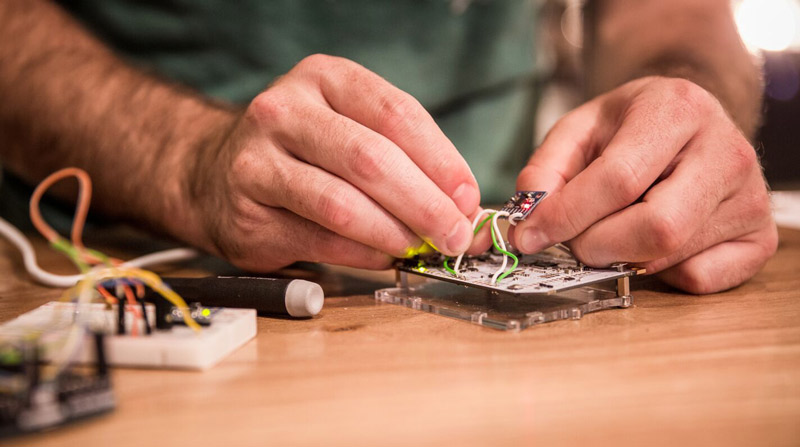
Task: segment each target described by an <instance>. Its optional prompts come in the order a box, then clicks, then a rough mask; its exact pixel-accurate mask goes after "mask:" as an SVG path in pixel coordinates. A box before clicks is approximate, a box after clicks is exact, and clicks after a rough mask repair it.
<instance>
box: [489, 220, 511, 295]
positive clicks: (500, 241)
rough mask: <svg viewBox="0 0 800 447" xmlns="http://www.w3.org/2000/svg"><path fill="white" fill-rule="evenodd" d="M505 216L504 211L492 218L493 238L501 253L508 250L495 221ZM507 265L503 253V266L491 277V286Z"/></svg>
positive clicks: (506, 258)
mask: <svg viewBox="0 0 800 447" xmlns="http://www.w3.org/2000/svg"><path fill="white" fill-rule="evenodd" d="M506 216H508V213H507V212H506V211H500V212H498V213H495V215H494V217H492V228H493V229H494V234H495V238H496V239H497V245H499V246H500V248H502V249H503V251H508V250H507V249H506V242H505V240H504V238H503V235H502V234H500V227H499V226H498V225H497V219H499V218H500V217H506ZM507 265H508V255H506V254H505V253H503V265H502V266H500V268H499V269H497V271H496V272H495V274H494V275H493V276H492V283H493V284H494V283H496V282H497V277H498V276H500V275H502V274H503V272H504V271H505V270H506V266H507Z"/></svg>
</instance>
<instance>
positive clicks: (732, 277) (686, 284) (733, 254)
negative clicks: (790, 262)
mask: <svg viewBox="0 0 800 447" xmlns="http://www.w3.org/2000/svg"><path fill="white" fill-rule="evenodd" d="M777 241H778V233H777V229H776V228H775V227H774V226H771V227H767V228H764V229H763V230H761V231H759V232H756V233H753V234H751V235H749V236H748V237H745V238H742V239H740V240H736V241H730V242H723V243H721V244H719V245H715V246H714V247H711V248H709V249H708V250H705V251H703V252H701V253H700V254H698V255H696V256H693V257H691V258H689V259H687V260H685V261H683V262H681V263H680V264H677V265H675V266H673V267H670V268H669V269H667V270H664V271H663V272H661V273H660V274H659V277H660V278H661V279H662V280H663V281H664V282H666V283H667V284H670V285H672V286H674V287H677V288H679V289H683V290H685V291H687V292H690V293H696V294H706V293H714V292H721V291H723V290H727V289H730V288H731V287H736V286H738V285H739V284H741V283H743V282H744V281H746V280H748V279H750V278H751V277H752V276H753V275H755V274H756V273H757V272H758V271H759V270H761V268H762V267H763V266H764V264H766V262H767V260H769V258H770V257H771V256H772V254H773V253H775V249H776V247H777V243H778V242H777Z"/></svg>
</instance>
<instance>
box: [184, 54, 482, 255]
mask: <svg viewBox="0 0 800 447" xmlns="http://www.w3.org/2000/svg"><path fill="white" fill-rule="evenodd" d="M221 139H222V143H221V144H219V145H213V146H212V147H210V148H207V149H206V150H203V151H202V152H200V153H198V154H189V155H188V156H190V157H196V158H195V159H194V160H193V161H191V162H190V163H189V164H188V166H189V169H190V171H189V172H188V173H187V175H186V177H187V181H188V182H189V185H187V189H188V191H190V193H189V199H188V201H187V202H188V206H189V209H190V212H189V215H193V216H195V217H194V220H195V221H197V222H198V225H199V226H198V227H196V228H189V229H187V231H188V232H189V234H194V236H189V237H188V238H189V239H192V242H195V243H196V244H198V245H200V246H201V247H203V248H205V249H206V250H209V251H211V252H213V253H215V254H218V255H220V256H222V257H224V258H226V259H228V260H230V261H231V262H233V263H234V264H235V265H237V266H239V267H241V268H245V269H248V270H255V271H268V270H274V269H277V268H280V267H283V266H286V265H289V264H291V263H293V262H295V261H313V262H326V263H333V264H341V265H348V266H354V267H361V268H374V269H380V268H387V267H388V266H390V264H391V261H392V258H397V257H404V256H408V255H409V254H413V252H414V251H415V250H418V249H419V248H420V247H421V246H422V245H423V241H428V242H430V243H431V244H432V245H434V246H435V247H436V248H438V249H439V250H440V251H441V252H442V253H444V254H446V255H450V256H453V255H458V254H459V253H462V252H463V251H465V250H466V249H467V248H468V247H469V245H470V242H471V241H472V232H471V225H470V221H469V220H468V219H467V217H466V216H469V215H473V214H474V213H475V212H476V211H477V209H478V203H479V202H480V195H479V192H478V185H477V182H476V181H475V178H474V177H473V175H472V173H471V171H470V169H469V167H468V166H467V163H466V162H465V161H464V159H463V158H462V157H461V156H460V154H459V153H458V151H457V150H456V148H455V147H454V146H453V144H452V143H451V142H450V141H449V140H448V139H447V137H445V135H444V134H443V133H442V131H441V130H440V129H439V128H438V126H437V125H436V123H435V122H434V121H433V119H432V118H431V116H430V115H429V114H428V113H427V112H426V111H425V110H424V109H423V107H422V106H421V105H420V104H419V102H417V101H416V100H415V99H414V98H413V97H411V96H410V95H409V94H407V93H404V92H402V91H400V90H399V89H397V88H395V87H394V86H392V85H390V84H389V83H388V82H386V81H385V80H383V79H382V78H381V77H379V76H378V75H376V74H374V73H372V72H370V71H369V70H367V69H365V68H364V67H362V66H360V65H358V64H356V63H354V62H351V61H349V60H346V59H341V58H337V57H331V56H323V55H314V56H310V57H307V58H305V59H304V60H303V61H301V62H300V63H299V64H298V65H297V66H295V67H294V68H293V69H292V70H291V71H289V73H287V74H286V75H285V76H283V77H281V78H279V79H278V80H277V81H276V82H275V83H274V84H273V85H272V86H270V87H269V88H268V89H267V90H265V91H264V92H262V93H261V94H260V95H258V96H257V97H256V98H255V99H254V100H253V101H252V102H251V103H250V105H249V107H248V108H247V110H246V111H245V112H244V114H243V115H242V116H241V117H240V119H238V120H237V122H236V124H235V126H234V128H233V129H228V130H227V133H226V135H225V136H224V137H222V138H221Z"/></svg>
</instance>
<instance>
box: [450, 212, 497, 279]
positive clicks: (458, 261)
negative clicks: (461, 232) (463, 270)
mask: <svg viewBox="0 0 800 447" xmlns="http://www.w3.org/2000/svg"><path fill="white" fill-rule="evenodd" d="M496 212H497V210H493V209H485V210H483V211H481V212H480V213H478V215H477V216H475V219H474V220H473V221H472V232H473V233H475V228H477V227H478V223H479V222H480V221H481V218H483V215H484V214H492V213H496ZM465 253H466V252H465ZM463 258H464V253H461V254H460V255H458V257H457V258H456V263H455V264H453V271H454V272H456V274H458V268H459V267H460V266H461V260H462V259H463Z"/></svg>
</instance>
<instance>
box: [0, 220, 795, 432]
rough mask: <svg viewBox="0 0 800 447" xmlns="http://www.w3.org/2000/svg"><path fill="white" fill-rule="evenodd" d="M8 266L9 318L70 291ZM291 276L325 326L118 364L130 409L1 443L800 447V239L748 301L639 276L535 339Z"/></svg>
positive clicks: (318, 276)
mask: <svg viewBox="0 0 800 447" xmlns="http://www.w3.org/2000/svg"><path fill="white" fill-rule="evenodd" d="M38 248H39V252H40V253H41V254H42V255H43V256H44V259H43V264H45V265H46V266H47V267H49V268H52V269H55V270H61V271H64V272H67V271H69V266H68V264H67V263H66V262H65V261H63V260H61V259H59V258H58V257H57V256H56V255H53V254H52V253H49V252H48V251H47V250H46V249H45V247H44V246H43V245H41V244H40V245H38ZM110 249H111V250H112V251H113V250H114V249H115V248H114V247H111V248H110ZM141 249H142V246H141V245H140V244H137V243H131V244H130V245H129V246H127V247H123V249H121V250H120V249H119V248H118V247H117V248H116V250H118V252H117V254H119V255H124V254H128V255H132V254H134V253H135V252H137V251H138V250H141ZM0 254H2V259H0V278H1V279H0V320H3V321H5V320H7V319H10V318H13V317H14V316H16V315H18V314H20V313H22V312H25V311H27V310H30V309H33V308H35V307H36V306H38V305H40V304H42V303H44V302H46V301H49V300H52V299H55V298H57V297H58V296H59V293H60V292H59V291H58V290H52V289H46V288H42V287H39V286H35V285H33V284H31V283H30V281H29V279H28V277H27V276H26V274H25V273H24V271H23V270H22V268H21V263H20V258H19V255H18V254H17V253H15V251H14V250H13V249H12V248H11V247H10V246H8V245H7V244H5V243H0ZM229 269H230V267H229V266H226V265H224V264H221V263H216V262H213V261H204V262H201V263H199V264H195V265H194V266H192V267H191V268H190V269H189V270H182V271H179V273H191V274H197V275H202V274H207V273H209V272H212V271H214V272H219V271H225V270H229ZM284 273H285V274H288V275H301V276H305V277H308V278H311V279H315V280H317V281H320V282H321V283H322V284H323V285H324V288H325V289H326V293H327V296H329V298H327V299H326V301H325V308H324V309H323V311H322V313H321V314H320V315H319V316H318V317H316V318H314V319H311V320H301V321H297V320H287V319H270V318H259V322H258V326H259V333H258V336H257V338H256V340H254V341H252V342H250V343H249V344H247V345H246V346H244V347H243V348H241V349H240V350H238V351H237V352H235V353H234V354H233V355H232V356H231V357H229V358H228V359H227V360H225V361H224V362H223V363H221V364H220V365H218V366H217V367H215V368H213V369H211V370H210V371H207V372H202V373H197V372H179V371H156V370H122V369H117V370H114V372H113V378H114V385H115V391H116V396H117V399H118V409H117V410H116V411H114V412H113V413H111V414H109V415H108V416H104V417H101V418H97V419H92V420H88V421H85V422H83V423H80V424H77V425H73V426H69V427H65V428H61V429H58V430H55V431H52V432H48V433H44V434H37V435H31V436H25V437H22V438H15V439H10V440H4V441H2V442H0V444H2V445H29V446H44V445H49V446H54V445H59V446H68V445H69V446H73V445H74V446H91V445H114V446H127V445H137V446H142V445H148V444H153V443H154V445H180V446H183V445H195V446H205V445H213V446H222V445H236V446H239V445H280V446H284V445H334V446H338V445H342V446H344V445H347V446H350V445H498V444H510V445H519V444H525V445H531V444H539V445H551V444H557V445H580V444H586V443H591V444H594V445H730V446H738V445H747V446H751V445H786V446H790V445H793V446H796V445H800V292H799V290H800V232H796V231H788V230H785V231H781V246H780V249H779V251H778V253H777V255H776V256H775V258H774V259H772V260H771V261H770V262H769V264H768V265H767V266H766V268H765V269H764V270H763V271H762V272H761V273H759V274H758V275H757V276H756V277H755V278H753V279H752V280H751V281H749V282H748V283H747V284H745V285H743V286H741V287H739V288H737V289H734V290H730V291H728V292H725V293H721V294H716V295H709V296H702V297H698V296H687V295H683V294H680V293H678V292H677V291H674V290H670V289H668V288H666V287H665V286H663V285H661V284H660V283H658V282H657V281H653V280H649V281H644V282H639V283H636V284H634V296H635V306H634V307H632V308H630V309H624V310H612V311H604V312H599V313H596V314H589V315H587V316H585V317H584V318H583V319H582V320H578V321H561V322H556V323H551V324H546V325H543V326H538V327H534V328H531V329H529V330H526V331H523V332H520V333H505V332H499V331H495V330H491V329H486V328H482V327H478V326H474V325H470V324H467V323H464V322H461V321H456V320H451V319H446V318H442V317H438V316H434V315H430V314H426V313H422V312H418V311H414V310H411V309H407V308H403V307H398V306H392V305H386V304H382V305H379V304H376V303H375V302H374V300H373V299H372V296H371V292H372V291H373V290H374V289H375V288H378V287H383V286H387V285H390V284H391V279H392V276H391V274H389V273H386V272H384V273H364V272H357V271H353V270H346V269H324V270H320V269H317V271H289V272H284Z"/></svg>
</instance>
